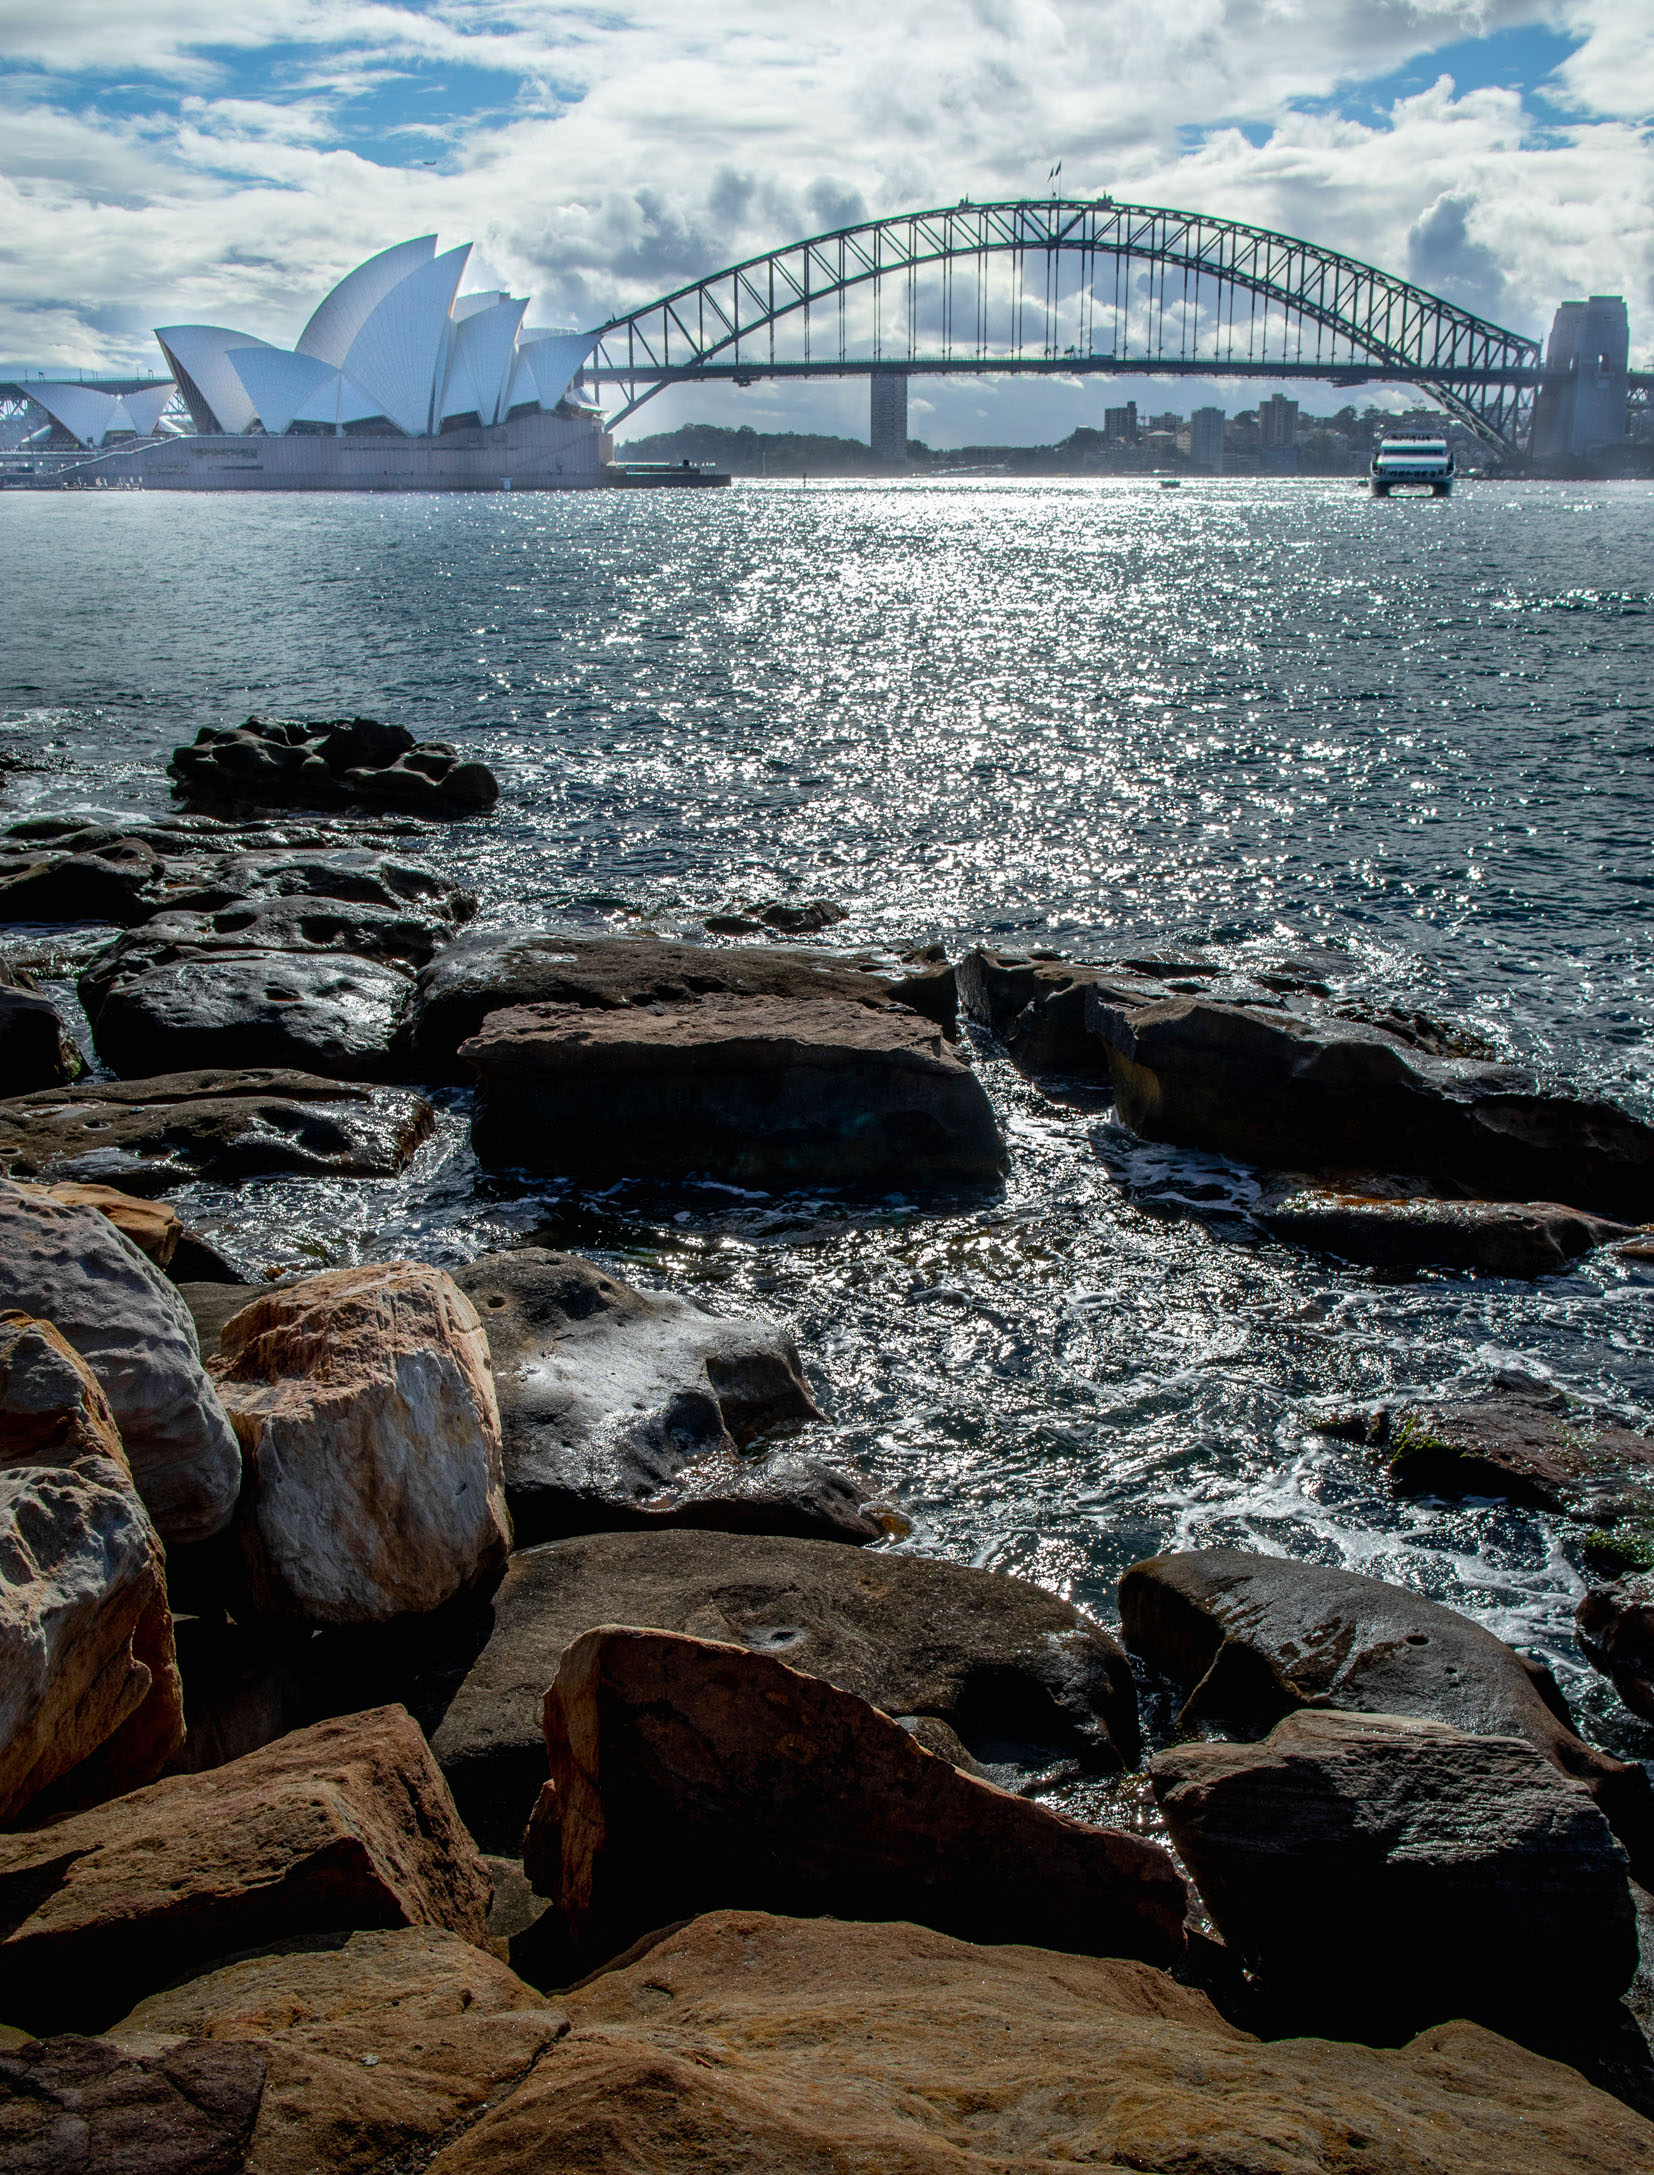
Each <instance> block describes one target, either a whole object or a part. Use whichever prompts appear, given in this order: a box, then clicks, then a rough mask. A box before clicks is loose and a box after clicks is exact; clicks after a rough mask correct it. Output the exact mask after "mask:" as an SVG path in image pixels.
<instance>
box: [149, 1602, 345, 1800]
mask: <svg viewBox="0 0 1654 2175" xmlns="http://www.w3.org/2000/svg"><path fill="white" fill-rule="evenodd" d="M173 1636H174V1639H175V1641H176V1644H177V1654H178V1675H179V1678H180V1680H181V1682H182V1685H183V1694H184V1722H185V1729H186V1733H185V1737H184V1742H183V1744H182V1745H181V1746H180V1747H179V1748H178V1750H177V1751H176V1752H175V1753H174V1754H173V1756H172V1758H171V1760H170V1761H169V1762H168V1763H167V1772H168V1773H169V1774H174V1775H198V1774H204V1773H205V1772H206V1771H207V1770H208V1769H209V1768H213V1767H223V1766H224V1765H225V1764H226V1762H228V1761H230V1760H239V1759H242V1758H244V1757H245V1756H246V1754H247V1753H249V1752H257V1751H258V1750H259V1749H260V1748H261V1747H262V1746H264V1745H267V1744H273V1743H274V1742H275V1740H276V1739H277V1738H278V1737H285V1736H287V1735H288V1733H289V1732H290V1731H292V1730H296V1729H303V1728H305V1727H306V1725H307V1724H309V1723H311V1722H314V1721H316V1720H317V1719H318V1718H319V1716H320V1714H321V1713H322V1712H323V1700H322V1697H321V1694H320V1688H319V1687H318V1686H317V1684H316V1683H315V1681H314V1671H313V1667H312V1666H310V1665H309V1664H308V1657H307V1654H306V1651H305V1648H304V1647H303V1646H302V1645H296V1644H295V1643H294V1642H293V1641H292V1640H290V1639H287V1638H283V1637H278V1636H276V1635H274V1634H272V1633H270V1632H268V1631H266V1630H265V1629H263V1628H262V1627H260V1626H257V1625H247V1624H237V1623H231V1622H228V1621H227V1620H225V1619H224V1618H222V1617H207V1616H184V1617H180V1618H179V1619H178V1620H177V1622H176V1623H175V1625H174V1627H173Z"/></svg>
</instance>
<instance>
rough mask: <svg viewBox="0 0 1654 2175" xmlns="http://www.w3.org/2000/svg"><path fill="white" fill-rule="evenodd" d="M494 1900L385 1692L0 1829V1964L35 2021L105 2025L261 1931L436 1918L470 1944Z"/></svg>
mask: <svg viewBox="0 0 1654 2175" xmlns="http://www.w3.org/2000/svg"><path fill="white" fill-rule="evenodd" d="M488 1898H489V1883H488V1878H487V1875H486V1874H485V1873H484V1871H483V1869H482V1866H481V1864H480V1863H479V1861H478V1858H477V1854H476V1851H475V1849H474V1847H473V1846H472V1843H471V1839H470V1837H469V1836H468V1835H467V1834H466V1832H465V1830H464V1828H463V1827H462V1826H461V1825H460V1821H459V1816H458V1815H457V1814H456V1812H455V1811H454V1806H453V1800H452V1799H451V1798H450V1797H449V1795H448V1791H447V1787H446V1785H445V1784H444V1782H443V1780H442V1776H441V1773H440V1771H439V1770H438V1768H437V1766H436V1764H435V1762H434V1761H433V1760H432V1758H431V1755H430V1752H429V1749H428V1748H427V1746H426V1743H425V1739H424V1737H423V1736H422V1735H421V1733H420V1731H419V1729H418V1727H417V1726H416V1724H415V1723H414V1722H413V1720H412V1719H411V1718H410V1717H409V1716H408V1715H407V1714H406V1713H405V1712H404V1711H403V1709H401V1708H400V1707H383V1708H378V1709H375V1710H372V1711H370V1712H368V1713H365V1714H353V1715H348V1716H346V1717H345V1718H344V1719H343V1720H341V1721H336V1722H320V1723H317V1724H316V1725H315V1726H314V1727H313V1728H311V1729H304V1730H297V1731H295V1732H294V1733H293V1734H292V1735H291V1736H288V1737H283V1738H282V1739H280V1740H279V1742H277V1743H276V1744H273V1745H267V1746H265V1747H264V1749H263V1750H262V1751H259V1752H251V1753H249V1754H248V1755H247V1756H246V1757H245V1758H244V1759H239V1760H232V1761H231V1762H230V1763H229V1765H228V1766H225V1767H219V1768H215V1769H214V1770H213V1771H212V1772H211V1773H210V1774H202V1775H171V1776H168V1777H166V1778H165V1779H164V1780H162V1781H160V1782H153V1783H151V1784H150V1785H149V1786H148V1787H147V1788H146V1789H142V1790H135V1791H133V1792H132V1793H131V1794H130V1795H129V1796H126V1797H120V1798H116V1799H114V1800H112V1801H111V1802H110V1803H109V1804H107V1805H99V1806H97V1807H95V1808H94V1809H93V1810H91V1811H88V1812H79V1813H73V1814H71V1815H69V1817H68V1818H66V1819H63V1820H59V1821H57V1822H56V1823H55V1824H53V1825H51V1826H49V1827H44V1828H37V1829H31V1830H29V1831H28V1832H27V1833H23V1834H13V1835H0V1973H3V1976H4V1979H5V1983H6V1984H7V1985H9V1986H13V1987H16V1988H18V1989H20V1990H23V1991H24V1992H26V1999H27V2009H28V2025H29V2028H30V2029H31V2030H34V2031H38V2032H41V2033H47V2032H54V2031H81V2032H86V2031H101V2030H102V2029H103V2028H104V2027H105V2026H107V2025H109V2024H111V2023H113V2022H114V2021H115V2019H116V2018H117V2017H121V2016H124V2015H125V2014H126V2013H127V2011H128V2010H129V2009H131V2008H132V2007H133V2005H134V2004H135V2003H137V2002H139V2001H141V2000H143V1999H144V1998H145V1997H146V1996H147V1995H149V1994H152V1993H155V1992H157V1991H159V1989H160V1988H162V1987H164V1986H169V1985H172V1984H174V1983H175V1982H176V1981H178V1980H180V1979H182V1978H186V1977H188V1976H190V1975H191V1974H192V1973H195V1972H198V1971H200V1970H202V1969H203V1968H205V1967H206V1966H208V1965H209V1964H211V1963H212V1962H213V1960H214V1959H217V1958H227V1957H229V1956H232V1955H235V1954H238V1953H239V1952H241V1951H242V1950H245V1949H252V1948H260V1947H263V1946H265V1945H267V1944H269V1943H271V1942H277V1941H289V1940H298V1939H302V1938H303V1937H305V1936H309V1935H314V1934H318V1933H325V1932H329V1931H331V1930H335V1929H340V1928H347V1929H348V1928H351V1927H364V1928H367V1927H385V1926H436V1927H446V1928H447V1929H448V1930H449V1931H450V1932H452V1933H457V1934H459V1935H460V1936H461V1937H462V1938H463V1939H465V1940H467V1941H471V1942H474V1943H476V1944H477V1945H479V1946H480V1945H481V1944H482V1942H483V1941H484V1939H485V1938H486V1928H487V1915H488ZM20 2001H21V1997H20ZM8 2005H9V2004H8Z"/></svg>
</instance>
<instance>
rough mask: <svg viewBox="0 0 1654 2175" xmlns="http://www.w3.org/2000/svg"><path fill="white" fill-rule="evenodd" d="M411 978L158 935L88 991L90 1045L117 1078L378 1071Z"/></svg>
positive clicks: (330, 960) (313, 955) (380, 968)
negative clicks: (194, 1071) (169, 941)
mask: <svg viewBox="0 0 1654 2175" xmlns="http://www.w3.org/2000/svg"><path fill="white" fill-rule="evenodd" d="M168 953H170V954H171V956H170V957H168V956H166V955H167V954H168ZM412 988H413V976H412V972H411V970H410V969H408V968H406V967H404V966H402V965H400V964H398V963H397V962H395V961H390V960H381V959H361V958H357V957H355V956H354V955H352V954H350V953H347V952H342V951H330V950H320V949H318V950H280V951H277V950H268V951H259V950H252V949H238V948H233V947H226V948H224V949H222V950H210V951H209V950H207V949H205V948H197V947H182V948H180V947H176V946H172V945H160V946H141V947H139V948H137V949H136V950H135V951H134V952H133V953H132V954H131V956H130V957H129V958H128V959H127V960H126V961H124V962H122V963H121V964H120V965H118V966H116V967H114V968H113V970H112V971H111V972H110V974H109V977H108V979H107V980H101V981H99V982H98V983H97V984H95V985H91V984H89V985H88V994H89V995H91V996H92V997H93V998H94V999H95V1000H96V1004H95V1009H94V1010H93V1011H92V1013H91V1020H92V1039H93V1041H94V1042H95V1043H96V1044H97V1050H98V1055H99V1056H100V1057H101V1058H102V1059H103V1061H104V1063H105V1064H106V1065H108V1066H109V1067H110V1068H111V1069H112V1070H113V1071H115V1072H117V1073H120V1074H122V1075H123V1076H124V1077H126V1078H133V1077H135V1076H142V1075H150V1074H156V1073H168V1072H182V1071H185V1070H187V1069H188V1068H190V1067H193V1066H216V1067H222V1068H226V1069H228V1068H238V1067H239V1068H245V1067H249V1066H259V1065H270V1066H285V1067H288V1068H290V1069H292V1070H294V1071H297V1072H310V1073H320V1074H321V1075H322V1076H323V1077H324V1078H327V1079H337V1080H378V1079H384V1078H386V1077H387V1076H388V1075H389V1074H390V1072H391V1071H392V1064H391V1056H390V1049H391V1041H392V1038H393V1036H394V1035H395V1033H396V1030H397V1026H398V1024H399V1022H400V1020H401V1017H402V1012H403V1008H404V1007H405V1006H406V1004H407V1001H408V997H409V995H410V993H411V991H412Z"/></svg>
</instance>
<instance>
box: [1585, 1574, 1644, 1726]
mask: <svg viewBox="0 0 1654 2175" xmlns="http://www.w3.org/2000/svg"><path fill="white" fill-rule="evenodd" d="M1574 1625H1575V1628H1576V1629H1577V1631H1578V1633H1579V1645H1580V1651H1581V1652H1582V1653H1583V1654H1584V1656H1585V1659H1586V1660H1587V1661H1588V1662H1589V1663H1590V1664H1591V1667H1592V1668H1593V1669H1595V1670H1597V1671H1599V1672H1600V1674H1601V1675H1603V1676H1605V1677H1607V1678H1608V1679H1609V1680H1610V1682H1611V1683H1612V1684H1613V1687H1614V1689H1615V1691H1617V1692H1618V1693H1619V1695H1620V1697H1621V1699H1623V1700H1624V1701H1625V1704H1626V1705H1627V1706H1628V1707H1629V1708H1630V1709H1631V1712H1632V1713H1633V1714H1640V1715H1641V1716H1642V1718H1643V1720H1644V1721H1645V1722H1654V1569H1651V1567H1650V1566H1649V1565H1648V1564H1647V1563H1646V1562H1645V1563H1644V1565H1643V1566H1642V1568H1641V1569H1639V1570H1633V1571H1628V1572H1627V1574H1626V1575H1625V1576H1624V1577H1623V1578H1617V1579H1614V1580H1611V1581H1610V1582H1609V1583H1608V1584H1606V1585H1601V1586H1593V1587H1592V1588H1591V1589H1590V1591H1589V1592H1588V1593H1587V1594H1586V1595H1585V1598H1584V1599H1583V1600H1582V1601H1581V1602H1580V1604H1579V1607H1578V1608H1577V1609H1576V1610H1575V1611H1574Z"/></svg>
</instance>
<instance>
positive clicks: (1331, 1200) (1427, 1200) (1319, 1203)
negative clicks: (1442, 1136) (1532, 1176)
mask: <svg viewBox="0 0 1654 2175" xmlns="http://www.w3.org/2000/svg"><path fill="white" fill-rule="evenodd" d="M1261 1221H1262V1222H1263V1223H1264V1224H1265V1225H1266V1226H1267V1228H1268V1229H1269V1230H1271V1231H1272V1232H1273V1233H1274V1234H1275V1236H1276V1237H1277V1238H1278V1239H1284V1240H1285V1241H1286V1243H1287V1244H1288V1245H1289V1246H1302V1247H1304V1248H1305V1249H1306V1250H1308V1251H1309V1252H1312V1253H1318V1254H1332V1255H1334V1256H1336V1257H1337V1258H1338V1259H1339V1260H1341V1261H1356V1262H1360V1263H1362V1264H1363V1265H1365V1266H1367V1267H1370V1268H1379V1269H1457V1270H1460V1271H1462V1272H1465V1273H1468V1274H1470V1275H1472V1276H1501V1277H1523V1278H1526V1277H1537V1276H1557V1275H1560V1274H1562V1273H1563V1272H1565V1271H1566V1270H1567V1268H1568V1267H1569V1266H1570V1264H1571V1263H1573V1262H1575V1261H1577V1260H1578V1259H1579V1258H1580V1256H1581V1255H1582V1254H1588V1253H1590V1252H1591V1251H1592V1250H1593V1249H1594V1248H1596V1247H1598V1246H1609V1245H1612V1244H1613V1243H1614V1241H1615V1240H1616V1239H1626V1238H1629V1237H1630V1236H1631V1235H1632V1233H1631V1226H1629V1225H1628V1224H1622V1223H1614V1222H1612V1221H1611V1220H1610V1219H1609V1218H1608V1217H1606V1216H1588V1215H1586V1214H1585V1213H1584V1211H1583V1210H1580V1209H1577V1208H1565V1207H1563V1206H1562V1205H1561V1204H1560V1203H1559V1202H1556V1201H1460V1200H1439V1199H1436V1198H1434V1197H1432V1196H1429V1195H1417V1194H1415V1195H1411V1196H1405V1197H1401V1198H1394V1197H1391V1196H1389V1195H1384V1194H1375V1193H1360V1192H1340V1191H1338V1190H1336V1189H1334V1188H1331V1187H1321V1186H1298V1187H1294V1188H1293V1189H1291V1190H1290V1191H1288V1192H1284V1193H1282V1194H1281V1195H1280V1196H1279V1197H1278V1198H1276V1199H1274V1200H1272V1201H1270V1202H1269V1203H1267V1204H1266V1205H1265V1206H1264V1208H1263V1210H1262V1213H1261Z"/></svg>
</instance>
